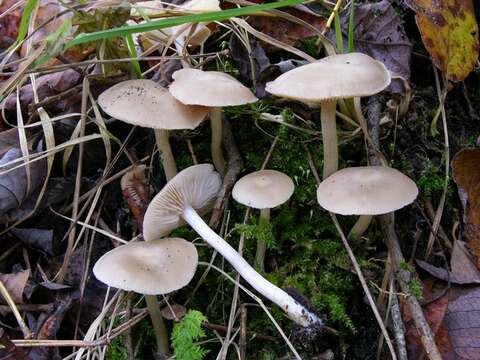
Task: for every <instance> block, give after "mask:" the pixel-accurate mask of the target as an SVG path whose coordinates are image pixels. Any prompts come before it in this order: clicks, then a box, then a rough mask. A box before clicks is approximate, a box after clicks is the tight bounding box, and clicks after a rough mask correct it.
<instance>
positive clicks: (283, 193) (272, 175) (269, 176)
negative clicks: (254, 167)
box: [232, 170, 295, 209]
mask: <svg viewBox="0 0 480 360" xmlns="http://www.w3.org/2000/svg"><path fill="white" fill-rule="evenodd" d="M294 189H295V185H294V184H293V181H292V179H290V177H289V176H287V175H285V174H284V173H282V172H280V171H276V170H260V171H255V172H253V173H251V174H248V175H245V176H244V177H242V178H241V179H240V180H238V181H237V182H236V183H235V186H234V187H233V190H232V196H233V198H234V199H235V201H237V202H239V203H240V204H243V205H246V206H250V207H253V208H255V209H271V208H274V207H276V206H279V205H282V204H283V203H285V202H286V201H287V200H288V199H290V196H292V194H293V190H294Z"/></svg>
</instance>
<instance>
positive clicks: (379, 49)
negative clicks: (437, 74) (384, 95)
mask: <svg viewBox="0 0 480 360" xmlns="http://www.w3.org/2000/svg"><path fill="white" fill-rule="evenodd" d="M354 11H355V12H354V28H353V29H354V30H353V31H354V32H353V39H354V50H355V51H358V52H361V53H364V54H367V55H370V56H371V57H373V58H374V59H377V60H378V61H381V62H382V63H384V64H385V66H386V67H387V69H388V70H390V71H391V72H393V73H395V74H398V75H400V76H401V77H403V78H404V79H406V80H407V81H409V80H410V64H411V56H412V43H411V42H410V40H409V39H408V37H407V34H406V32H405V29H404V27H403V21H402V19H401V17H400V16H399V15H398V13H397V11H396V10H395V9H394V8H393V6H392V4H391V2H390V1H387V0H382V1H380V2H376V3H368V2H366V3H360V4H359V3H355V10H354ZM349 16H350V12H349V11H346V12H343V13H342V15H341V17H340V20H341V25H342V34H343V46H344V48H345V51H347V48H348V40H347V38H348V29H349ZM327 36H328V37H329V39H330V40H331V41H332V42H334V43H335V31H334V30H331V31H329V32H328V34H327ZM390 90H391V91H392V92H394V93H400V94H402V93H403V92H404V90H403V86H402V84H401V83H399V82H398V83H397V82H396V81H394V82H393V83H392V85H391V86H390Z"/></svg>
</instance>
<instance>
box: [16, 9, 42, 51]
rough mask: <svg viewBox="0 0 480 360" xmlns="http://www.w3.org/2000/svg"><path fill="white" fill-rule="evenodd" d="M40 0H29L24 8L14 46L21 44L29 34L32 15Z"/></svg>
mask: <svg viewBox="0 0 480 360" xmlns="http://www.w3.org/2000/svg"><path fill="white" fill-rule="evenodd" d="M37 3H38V0H28V1H27V4H26V5H25V8H24V9H23V14H22V19H21V20H20V25H19V27H18V35H17V39H16V40H15V42H14V43H13V44H12V46H11V47H12V48H13V47H16V46H17V45H18V44H20V43H21V42H22V41H23V39H25V37H26V36H27V34H28V24H29V23H30V17H31V16H32V12H33V10H34V9H35V6H37Z"/></svg>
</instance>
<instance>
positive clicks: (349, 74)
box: [265, 53, 390, 179]
mask: <svg viewBox="0 0 480 360" xmlns="http://www.w3.org/2000/svg"><path fill="white" fill-rule="evenodd" d="M389 84H390V72H389V71H388V70H387V68H386V67H385V65H383V64H382V63H381V62H379V61H377V60H375V59H373V58H371V57H370V56H368V55H365V54H361V53H349V54H341V55H331V56H327V57H325V58H323V59H321V60H319V61H317V62H314V63H310V64H307V65H303V66H299V67H297V68H295V69H293V70H290V71H287V72H286V73H284V74H282V75H280V76H279V77H278V78H276V79H275V80H274V81H272V82H269V83H267V85H266V88H265V90H266V91H268V92H269V93H271V94H273V95H276V96H280V97H283V98H287V99H292V100H297V101H300V102H303V103H305V104H307V105H308V106H310V107H313V108H318V107H320V108H321V122H322V140H323V158H324V164H323V178H324V179H325V178H327V177H328V176H329V175H331V174H332V173H334V172H335V171H337V169H338V144H337V129H336V122H335V114H336V107H337V100H338V99H341V98H352V97H361V96H370V95H374V94H376V93H378V92H380V91H382V90H383V89H385V88H386V87H387V86H388V85H389Z"/></svg>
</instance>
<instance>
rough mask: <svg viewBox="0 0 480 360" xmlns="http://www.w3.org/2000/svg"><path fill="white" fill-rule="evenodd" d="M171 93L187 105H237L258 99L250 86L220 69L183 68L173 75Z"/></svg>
mask: <svg viewBox="0 0 480 360" xmlns="http://www.w3.org/2000/svg"><path fill="white" fill-rule="evenodd" d="M172 77H173V79H174V81H173V83H172V84H170V88H169V90H170V93H171V94H172V95H173V96H174V97H175V98H176V99H177V100H179V101H181V102H182V103H184V104H187V105H201V106H210V107H223V106H237V105H244V104H249V103H253V102H256V101H257V100H258V99H257V98H256V97H255V95H253V93H252V92H251V91H250V89H249V88H247V87H246V86H244V85H243V84H242V83H241V82H240V81H238V80H236V79H235V78H233V77H232V76H230V75H227V74H225V73H222V72H219V71H202V70H198V69H181V70H178V71H175V72H174V73H173V75H172Z"/></svg>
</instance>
